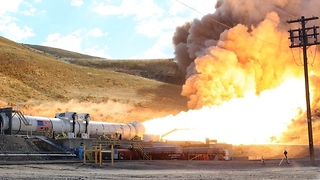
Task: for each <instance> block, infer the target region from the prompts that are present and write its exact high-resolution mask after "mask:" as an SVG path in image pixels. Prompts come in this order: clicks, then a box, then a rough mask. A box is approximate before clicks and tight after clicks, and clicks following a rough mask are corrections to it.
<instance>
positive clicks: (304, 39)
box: [287, 16, 319, 166]
mask: <svg viewBox="0 0 320 180" xmlns="http://www.w3.org/2000/svg"><path fill="white" fill-rule="evenodd" d="M315 19H318V17H311V18H304V16H301V18H300V19H297V20H290V21H287V23H301V29H300V28H298V29H293V30H291V29H290V30H289V31H288V32H289V33H290V37H289V39H290V41H291V45H290V46H289V47H290V48H296V47H302V49H303V66H304V78H305V91H306V104H307V121H308V136H309V151H310V161H311V165H312V166H315V165H316V163H315V159H314V147H313V134H312V121H311V110H310V93H309V77H308V74H309V72H308V58H307V46H311V45H317V44H319V42H318V38H317V36H318V35H319V33H318V32H317V29H318V28H319V26H313V27H306V22H307V21H310V20H315ZM309 31H312V33H309ZM308 38H313V41H309V40H308Z"/></svg>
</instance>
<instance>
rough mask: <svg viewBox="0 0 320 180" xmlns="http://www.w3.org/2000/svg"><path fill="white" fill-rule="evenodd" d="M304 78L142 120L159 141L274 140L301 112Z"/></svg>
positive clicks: (233, 141)
mask: <svg viewBox="0 0 320 180" xmlns="http://www.w3.org/2000/svg"><path fill="white" fill-rule="evenodd" d="M303 107H305V98H304V81H303V80H297V79H292V80H288V81H286V82H285V83H283V84H282V85H280V86H279V87H277V88H276V89H272V90H265V91H263V92H261V94H260V96H256V95H255V94H254V93H250V92H249V93H247V94H246V95H245V96H244V97H243V98H234V99H231V100H229V101H228V102H224V103H222V104H221V105H220V106H212V107H203V108H202V109H199V110H189V111H188V112H181V113H180V114H178V115H176V116H168V117H165V118H159V119H153V120H150V121H146V122H144V125H145V126H146V129H147V132H146V133H147V134H158V135H160V136H161V135H164V134H165V133H167V132H170V131H172V130H173V129H176V131H174V132H172V133H171V134H168V135H167V136H165V137H163V140H165V139H167V140H193V141H204V140H205V138H209V139H217V140H218V141H219V142H227V143H232V144H251V143H254V144H263V143H272V142H275V141H277V139H274V138H273V137H276V136H278V135H280V134H281V132H283V131H284V130H285V129H286V127H287V125H288V124H289V123H290V121H291V120H292V118H293V117H295V116H297V115H299V114H300V113H301V112H302V111H304V109H303Z"/></svg>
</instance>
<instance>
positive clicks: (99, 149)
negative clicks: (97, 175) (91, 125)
mask: <svg viewBox="0 0 320 180" xmlns="http://www.w3.org/2000/svg"><path fill="white" fill-rule="evenodd" d="M87 153H94V162H95V163H96V164H98V159H99V165H100V166H102V153H111V165H112V166H113V162H114V158H113V156H114V148H113V145H111V149H110V150H103V149H102V145H101V144H100V145H99V146H95V147H94V149H92V150H88V149H86V147H85V146H84V147H83V164H86V163H87V157H86V156H87Z"/></svg>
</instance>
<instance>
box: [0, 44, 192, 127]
mask: <svg viewBox="0 0 320 180" xmlns="http://www.w3.org/2000/svg"><path fill="white" fill-rule="evenodd" d="M61 58H63V57H61ZM85 58H88V57H85ZM79 59H82V58H79ZM0 60H1V61H0V93H1V96H0V97H1V100H2V104H4V105H6V104H9V105H14V106H16V107H20V108H22V110H23V111H24V112H25V113H26V114H36V115H43V116H50V117H51V116H53V115H54V113H56V112H58V111H59V112H60V111H77V112H78V111H82V112H83V111H85V112H89V113H90V114H91V115H92V116H93V119H98V120H106V121H116V122H129V121H132V120H139V121H144V120H147V119H151V118H155V117H163V116H166V115H169V114H176V113H179V112H180V111H183V110H186V99H185V98H184V97H182V96H181V95H180V93H181V86H179V85H173V84H168V83H162V82H159V81H155V80H151V79H146V78H143V77H141V76H133V75H129V74H130V73H129V74H128V73H122V72H115V71H114V69H107V68H102V69H101V68H100V69H98V68H95V67H88V66H86V65H82V66H79V65H75V64H72V63H66V62H64V61H59V60H57V59H56V57H55V56H52V55H50V54H48V53H45V52H42V51H38V50H34V49H31V48H30V47H27V46H25V45H21V44H17V43H15V42H12V41H10V40H7V39H5V38H0ZM108 63H111V64H112V62H108ZM117 63H118V64H121V63H123V64H122V65H121V66H122V67H126V68H123V70H124V71H125V70H126V69H127V68H128V70H129V69H130V67H131V66H128V64H130V61H123V62H120V61H117ZM154 65H157V64H152V66H154ZM149 67H150V66H149ZM158 68H159V66H158ZM0 104H1V103H0Z"/></svg>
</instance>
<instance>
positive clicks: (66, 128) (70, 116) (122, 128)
mask: <svg viewBox="0 0 320 180" xmlns="http://www.w3.org/2000/svg"><path fill="white" fill-rule="evenodd" d="M22 116H23V115H22ZM9 120H10V118H9V117H8V116H7V115H6V114H5V113H0V131H1V132H4V131H5V130H7V129H9V127H10V125H9V123H10V122H9ZM11 121H12V126H11V127H12V132H13V133H15V134H22V133H24V134H26V133H31V134H40V133H42V134H43V133H44V132H54V133H55V134H59V133H66V134H68V133H74V135H75V136H78V137H80V136H82V135H83V134H87V135H89V136H90V137H97V136H104V135H106V136H108V135H109V136H112V137H116V138H119V139H123V140H131V139H134V138H135V137H137V136H138V137H142V136H143V134H144V133H145V128H144V126H143V125H142V123H139V122H137V121H133V122H132V123H129V124H124V123H111V122H97V121H91V120H90V115H89V114H87V113H82V114H77V113H76V112H65V113H57V114H56V116H55V118H47V117H38V116H23V117H21V115H17V114H13V115H12V120H11Z"/></svg>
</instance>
